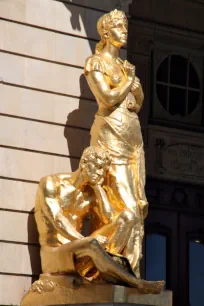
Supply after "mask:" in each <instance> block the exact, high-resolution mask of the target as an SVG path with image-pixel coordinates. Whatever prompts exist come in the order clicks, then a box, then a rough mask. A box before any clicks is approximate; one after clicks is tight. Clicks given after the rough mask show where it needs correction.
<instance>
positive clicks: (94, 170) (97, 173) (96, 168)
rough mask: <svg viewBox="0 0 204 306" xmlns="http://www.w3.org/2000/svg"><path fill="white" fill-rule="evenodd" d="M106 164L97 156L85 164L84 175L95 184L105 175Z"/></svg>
mask: <svg viewBox="0 0 204 306" xmlns="http://www.w3.org/2000/svg"><path fill="white" fill-rule="evenodd" d="M104 166H105V165H104V163H103V162H102V160H101V159H100V158H96V159H95V160H94V161H90V162H88V163H87V164H86V165H85V167H84V169H83V175H84V176H85V177H86V179H87V180H88V182H89V183H90V184H92V185H95V184H97V183H98V182H99V181H100V180H101V179H102V178H104V176H105V169H104Z"/></svg>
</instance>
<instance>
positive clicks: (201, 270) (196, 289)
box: [189, 240, 204, 306]
mask: <svg viewBox="0 0 204 306" xmlns="http://www.w3.org/2000/svg"><path fill="white" fill-rule="evenodd" d="M198 242H199V240H198V241H197V242H196V241H190V242H189V299H190V306H203V304H204V263H203V259H204V245H203V244H201V243H198Z"/></svg>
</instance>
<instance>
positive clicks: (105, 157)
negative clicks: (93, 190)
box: [80, 146, 111, 185]
mask: <svg viewBox="0 0 204 306" xmlns="http://www.w3.org/2000/svg"><path fill="white" fill-rule="evenodd" d="M110 161H111V158H110V154H109V152H108V151H106V150H104V149H102V148H100V147H94V146H90V147H88V148H86V149H85V150H84V152H83V154H82V157H81V160H80V170H81V173H82V175H83V178H84V180H85V181H87V182H89V183H90V184H92V185H94V184H97V183H98V182H99V181H101V180H102V179H103V178H104V176H105V173H106V171H107V170H108V167H109V165H110Z"/></svg>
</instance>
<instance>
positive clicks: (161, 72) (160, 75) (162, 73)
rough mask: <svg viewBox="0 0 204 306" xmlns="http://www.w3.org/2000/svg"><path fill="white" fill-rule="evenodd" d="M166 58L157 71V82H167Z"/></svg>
mask: <svg viewBox="0 0 204 306" xmlns="http://www.w3.org/2000/svg"><path fill="white" fill-rule="evenodd" d="M168 61H169V59H168V57H167V58H166V59H165V60H164V61H163V62H162V63H161V65H160V66H159V68H158V70H157V81H160V82H168Z"/></svg>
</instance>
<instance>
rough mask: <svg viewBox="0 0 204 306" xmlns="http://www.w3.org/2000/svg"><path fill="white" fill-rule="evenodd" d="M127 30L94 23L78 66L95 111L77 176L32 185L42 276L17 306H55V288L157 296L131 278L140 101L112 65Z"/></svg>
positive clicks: (140, 173)
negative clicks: (114, 288) (120, 289)
mask: <svg viewBox="0 0 204 306" xmlns="http://www.w3.org/2000/svg"><path fill="white" fill-rule="evenodd" d="M127 27H128V22H127V18H126V16H125V14H124V13H123V12H121V11H118V10H114V11H112V12H110V13H108V14H105V15H103V16H102V17H101V18H100V19H99V20H98V23H97V29H98V33H99V35H100V36H101V41H100V42H99V43H98V44H97V46H96V53H95V55H93V56H91V57H89V58H88V59H87V60H86V64H85V76H86V78H87V81H88V84H89V86H90V88H91V90H92V92H93V94H94V96H95V98H96V101H97V103H98V112H97V114H96V116H95V121H94V124H93V126H92V128H91V146H90V147H88V148H87V149H85V151H84V152H83V155H82V157H81V160H80V164H79V168H78V170H77V171H75V172H73V173H69V174H66V173H65V174H56V175H50V176H47V177H44V178H42V179H41V181H40V184H39V187H38V191H37V196H36V206H35V218H36V222H37V227H38V231H39V239H40V245H41V251H40V252H41V263H42V271H43V274H41V276H40V280H39V281H37V282H35V283H34V284H33V285H32V287H31V289H30V290H29V292H28V293H27V294H26V295H25V296H24V298H23V300H22V303H21V305H36V304H41V305H46V303H47V304H51V303H50V301H51V300H52V303H56V304H60V303H61V304H62V303H64V301H65V300H66V298H65V299H63V297H62V296H63V295H64V293H63V294H62V292H61V291H60V290H61V288H66V290H68V289H70V288H71V289H70V290H74V289H76V288H78V287H80V286H83V285H87V284H88V285H89V288H90V286H93V285H92V284H90V283H95V284H103V283H112V284H119V285H125V286H129V287H134V288H136V289H137V291H138V292H139V293H145V294H146V293H160V292H161V290H162V289H163V286H164V282H163V281H158V282H149V281H145V280H141V279H140V272H139V262H140V259H141V257H142V239H143V235H144V218H145V217H146V216H147V211H148V203H147V200H146V196H145V191H144V185H145V164H144V151H143V141H142V135H141V128H140V123H139V120H138V116H137V113H138V112H139V110H140V108H141V106H142V103H143V98H144V96H143V91H142V87H141V84H140V81H139V79H138V78H137V77H136V76H135V67H134V66H133V65H131V64H130V63H129V62H128V61H122V60H121V59H120V58H119V51H120V48H121V47H122V46H124V45H125V44H126V41H127V31H128V29H127ZM87 217H89V224H90V234H89V236H88V237H84V236H83V235H82V234H81V230H82V228H83V225H84V221H85V219H86V218H87ZM82 284H83V285H82ZM56 288H57V289H56ZM57 290H58V291H57ZM63 290H64V289H63ZM51 292H52V293H53V292H54V293H53V295H50V294H51ZM57 292H58V293H57ZM70 294H71V295H72V298H71V297H70V300H69V301H67V300H66V302H67V303H74V302H77V301H78V300H77V299H76V298H73V295H75V296H76V295H77V291H76V290H75V293H73V292H72V293H70V291H69V294H68V296H70ZM65 295H66V294H65ZM80 301H81V300H80ZM88 301H89V300H88ZM92 302H94V300H92Z"/></svg>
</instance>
